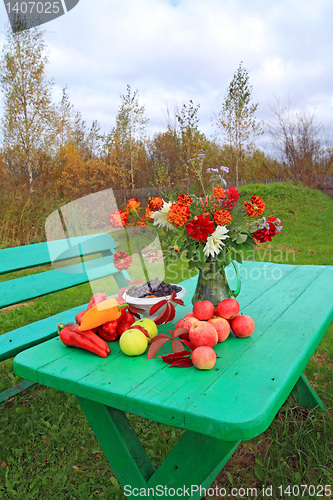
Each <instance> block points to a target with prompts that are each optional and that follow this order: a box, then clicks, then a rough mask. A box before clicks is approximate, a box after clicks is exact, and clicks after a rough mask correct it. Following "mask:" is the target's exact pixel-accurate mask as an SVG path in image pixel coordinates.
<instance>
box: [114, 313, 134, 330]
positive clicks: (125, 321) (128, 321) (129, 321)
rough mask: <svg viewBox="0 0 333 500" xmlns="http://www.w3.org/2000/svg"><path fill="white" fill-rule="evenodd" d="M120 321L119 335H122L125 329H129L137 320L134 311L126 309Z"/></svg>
mask: <svg viewBox="0 0 333 500" xmlns="http://www.w3.org/2000/svg"><path fill="white" fill-rule="evenodd" d="M120 320H121V321H120V322H119V324H118V326H117V333H118V335H122V334H123V333H124V331H125V330H128V329H129V327H130V326H131V325H133V323H134V322H135V318H134V316H133V314H132V313H130V312H129V311H126V312H125V313H124V314H123V316H122V317H120Z"/></svg>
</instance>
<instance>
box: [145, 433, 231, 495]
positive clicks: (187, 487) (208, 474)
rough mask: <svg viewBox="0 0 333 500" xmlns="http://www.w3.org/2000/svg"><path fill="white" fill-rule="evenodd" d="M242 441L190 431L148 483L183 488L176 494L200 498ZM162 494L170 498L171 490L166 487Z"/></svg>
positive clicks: (150, 485) (169, 487) (149, 484)
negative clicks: (222, 438)
mask: <svg viewBox="0 0 333 500" xmlns="http://www.w3.org/2000/svg"><path fill="white" fill-rule="evenodd" d="M240 443H241V441H221V440H220V439H216V438H213V437H211V436H206V435H203V434H198V433H197V432H192V431H186V433H185V434H184V435H183V436H182V438H181V439H180V440H179V442H178V443H177V444H176V446H175V447H174V449H173V450H172V451H171V453H170V454H169V455H168V456H167V457H166V459H165V460H164V462H163V463H162V464H161V466H160V467H159V469H158V470H157V471H156V472H155V474H154V475H153V476H152V477H151V478H150V479H149V481H148V486H149V487H153V488H155V489H156V488H157V487H158V486H159V485H165V486H167V488H168V489H169V492H170V489H174V490H176V491H177V489H179V493H181V494H178V495H176V497H178V496H179V497H182V498H183V499H192V500H199V499H200V498H202V497H203V496H204V495H205V492H204V489H208V488H209V487H210V486H211V484H212V482H213V481H214V479H215V478H216V476H217V475H218V474H219V472H220V471H221V469H222V468H223V467H224V465H225V464H226V463H227V462H228V460H229V458H230V457H231V456H232V454H233V453H234V451H235V450H236V448H237V447H238V445H239V444H240ZM171 491H172V490H171ZM213 496H214V495H213ZM156 498H157V497H156ZM158 498H170V493H169V494H168V490H165V494H164V495H163V494H162V495H161V494H158Z"/></svg>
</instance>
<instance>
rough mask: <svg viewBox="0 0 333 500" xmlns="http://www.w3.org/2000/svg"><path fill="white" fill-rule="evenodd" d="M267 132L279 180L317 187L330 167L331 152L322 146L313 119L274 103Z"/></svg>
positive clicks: (321, 137)
mask: <svg viewBox="0 0 333 500" xmlns="http://www.w3.org/2000/svg"><path fill="white" fill-rule="evenodd" d="M272 112H273V120H272V121H271V123H270V124H269V132H270V134H271V138H272V145H273V149H274V151H275V154H276V156H277V159H278V161H279V163H280V165H282V169H283V176H285V177H290V178H291V179H292V180H293V181H295V182H302V183H303V184H306V185H309V186H316V185H318V184H320V176H322V175H326V174H327V173H328V171H329V169H330V168H331V167H332V163H333V161H332V160H333V159H332V152H331V149H330V148H329V147H327V146H326V145H325V144H323V130H322V126H321V125H320V124H319V123H317V121H316V118H315V115H314V114H313V113H308V112H305V111H292V110H291V109H290V107H284V108H283V107H281V106H280V104H279V103H277V104H276V105H275V106H274V107H273V108H272Z"/></svg>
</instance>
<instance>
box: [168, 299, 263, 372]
mask: <svg viewBox="0 0 333 500" xmlns="http://www.w3.org/2000/svg"><path fill="white" fill-rule="evenodd" d="M177 328H184V329H187V330H188V334H182V335H180V336H179V337H180V338H182V337H183V338H185V339H187V340H189V341H190V342H191V344H192V345H193V346H194V347H195V348H194V350H193V352H192V355H191V359H192V362H193V364H194V366H195V367H196V368H198V369H200V370H211V369H212V368H213V367H214V366H215V363H216V357H217V356H216V352H215V351H214V347H215V346H216V344H217V343H218V342H224V341H225V340H226V339H227V338H228V337H229V335H230V332H231V331H232V332H233V333H234V334H235V335H236V336H237V337H240V338H245V337H249V336H250V335H251V334H252V333H253V331H254V329H255V323H254V320H253V318H252V317H251V316H249V315H247V314H240V305H239V303H238V301H237V300H236V299H232V298H230V299H224V300H222V301H221V302H220V303H219V304H218V305H217V307H216V308H215V307H214V305H213V304H212V302H210V301H209V300H202V301H199V302H196V303H195V304H194V306H193V310H192V312H190V313H187V314H186V315H185V316H184V318H182V319H181V320H180V321H178V323H177V325H176V329H177Z"/></svg>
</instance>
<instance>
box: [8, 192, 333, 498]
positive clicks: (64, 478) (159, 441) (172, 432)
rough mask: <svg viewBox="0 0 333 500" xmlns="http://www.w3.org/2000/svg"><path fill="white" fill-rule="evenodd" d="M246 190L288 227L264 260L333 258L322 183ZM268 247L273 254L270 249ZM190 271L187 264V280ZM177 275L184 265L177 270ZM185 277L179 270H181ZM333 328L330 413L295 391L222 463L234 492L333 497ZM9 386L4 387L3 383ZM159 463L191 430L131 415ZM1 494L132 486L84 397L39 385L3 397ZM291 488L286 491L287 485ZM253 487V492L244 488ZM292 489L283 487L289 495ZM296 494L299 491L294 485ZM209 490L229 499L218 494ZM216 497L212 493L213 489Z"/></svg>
mask: <svg viewBox="0 0 333 500" xmlns="http://www.w3.org/2000/svg"><path fill="white" fill-rule="evenodd" d="M241 191H242V194H244V196H245V195H246V196H247V195H248V194H249V195H250V194H253V193H255V194H257V195H259V196H262V197H263V198H264V199H265V202H266V205H267V208H266V211H267V213H268V214H269V215H275V216H277V217H280V218H281V220H282V223H283V226H284V228H283V232H282V233H281V234H280V235H279V236H277V237H276V238H275V239H273V241H272V243H269V244H267V245H266V246H265V249H262V250H260V253H257V254H256V256H255V257H256V258H257V259H262V260H269V261H273V262H286V263H289V264H294V263H295V264H312V265H332V264H333V262H332V256H331V253H332V252H331V247H332V241H331V240H332V220H333V202H332V200H331V199H330V198H328V197H327V196H325V195H323V194H322V193H320V192H319V191H316V190H310V189H306V188H304V187H302V186H294V185H291V184H273V185H258V184H255V185H253V186H249V185H247V186H245V187H243V188H242V189H241ZM265 250H266V253H264V252H265ZM173 273H174V270H173ZM187 276H188V270H187V269H186V265H184V266H183V268H181V269H179V273H178V278H179V281H180V280H183V279H185V278H186V277H187ZM172 277H173V278H174V274H173V276H172ZM173 281H177V279H173ZM90 294H91V290H90V287H89V285H81V286H80V287H77V288H75V289H71V290H68V291H66V292H58V293H57V294H53V296H52V298H51V297H41V298H39V299H36V300H34V301H32V303H31V304H29V305H23V306H20V307H12V308H9V309H8V310H6V311H5V312H3V313H1V325H0V327H1V329H0V332H4V331H9V330H11V329H14V328H17V327H19V326H22V325H24V324H26V323H30V322H31V321H35V320H36V319H39V318H42V317H47V316H49V315H50V314H55V313H56V312H58V311H61V310H64V309H66V308H68V307H70V306H71V307H74V306H75V305H79V304H80V303H84V302H87V301H88V300H89V297H90ZM332 334H333V327H332V325H331V327H330V329H329V330H328V332H327V333H326V335H325V337H324V339H323V340H322V342H321V344H320V346H319V347H318V349H317V351H316V353H315V355H314V356H313V358H312V359H311V361H310V363H309V365H308V367H307V368H306V371H305V374H306V376H307V377H308V379H309V381H310V382H311V384H312V385H313V386H314V388H315V389H316V391H317V393H318V395H319V396H320V397H321V399H322V400H323V402H324V403H325V405H326V407H327V412H326V413H323V412H321V411H319V410H316V409H314V410H311V411H309V410H304V409H301V408H300V407H298V406H297V405H296V404H295V401H294V399H293V397H292V396H290V397H289V398H288V399H287V401H286V402H285V404H284V405H283V406H282V408H281V409H280V411H279V412H278V414H277V415H276V417H275V419H274V421H273V423H272V425H271V426H270V427H269V429H268V430H267V431H265V432H264V433H263V434H261V435H260V436H258V437H257V438H255V439H253V440H251V441H249V442H244V443H242V444H241V446H240V447H239V448H238V449H237V451H236V452H235V453H234V455H233V456H232V458H231V459H230V460H229V462H228V464H227V465H226V467H225V468H224V469H223V470H222V471H221V472H220V474H219V475H218V477H217V479H216V481H215V482H214V484H213V487H217V488H226V490H227V492H228V493H230V492H231V488H243V490H241V492H240V495H238V496H235V497H233V498H248V499H250V498H252V499H253V498H254V495H253V494H252V495H251V493H253V491H254V490H253V491H252V492H251V490H248V491H246V490H247V489H249V488H255V489H257V493H258V498H268V495H266V496H263V494H262V488H263V486H264V485H265V486H266V487H271V488H272V495H270V496H269V498H272V499H274V500H275V499H281V498H295V497H296V498H304V499H307V498H308V499H309V498H333V496H332V495H326V496H325V495H324V494H322V495H320V493H321V490H320V489H319V488H320V485H323V486H324V485H328V484H330V483H331V471H332V466H333V461H332V435H333V418H332V412H333V370H332V359H333V342H332ZM0 374H1V378H0V386H3V388H4V387H8V386H9V385H12V383H13V382H14V381H15V380H16V379H17V377H15V376H14V374H13V371H12V360H8V361H6V362H2V363H1V365H0ZM0 390H1V387H0ZM129 418H130V420H131V423H132V425H133V426H134V428H135V430H136V432H137V433H138V435H139V438H140V439H141V442H142V443H143V446H144V447H145V449H146V451H147V453H148V455H149V456H150V459H151V461H152V463H153V465H154V466H158V465H159V464H160V463H161V462H162V460H163V458H164V457H165V456H166V455H167V454H168V453H169V451H170V450H171V449H172V448H173V446H174V444H175V443H176V442H177V440H178V439H179V437H180V435H181V431H180V430H177V429H174V428H171V427H167V426H163V425H159V424H156V423H154V422H150V421H149V420H145V419H141V418H138V417H135V416H131V415H129ZM0 422H1V425H0V498H1V499H3V500H7V499H8V500H13V499H16V498H17V499H19V500H21V499H23V498H24V499H29V500H30V499H31V500H35V499H36V500H37V499H38V500H39V499H43V500H53V499H54V500H59V499H66V500H67V499H68V500H71V499H79V498H80V500H85V499H87V500H88V499H93V498H107V499H110V500H113V499H114V500H116V499H123V498H124V496H123V492H122V489H121V488H120V486H119V483H118V481H117V479H116V478H115V476H114V475H113V473H112V470H111V469H110V466H109V464H108V462H107V460H106V458H105V456H104V454H103V452H102V451H101V449H100V447H99V444H98V442H97V441H96V439H95V437H94V434H93V432H92V431H91V429H90V427H89V425H88V423H87V422H86V420H85V417H84V415H83V413H82V411H81V409H80V407H79V406H78V404H77V402H76V399H75V398H74V397H72V396H71V395H68V394H64V393H62V392H60V391H56V390H53V389H49V388H45V387H41V386H39V385H38V384H36V385H35V386H33V387H31V388H30V389H28V390H27V391H25V392H24V393H22V394H20V395H18V396H16V397H15V398H13V399H11V400H9V401H7V402H5V403H4V404H2V405H1V413H0ZM301 484H303V485H313V486H314V487H315V489H316V490H315V492H316V495H314V494H313V489H312V490H311V489H310V490H308V491H305V492H304V495H302V496H301V495H298V496H297V495H293V494H290V495H289V494H288V490H286V488H288V485H291V487H292V486H293V485H301ZM284 491H286V492H284ZM243 493H244V494H243ZM281 493H282V494H281ZM291 493H292V492H291ZM209 498H222V497H221V496H219V495H217V496H215V497H214V496H211V497H209ZM207 499H208V497H207Z"/></svg>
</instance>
